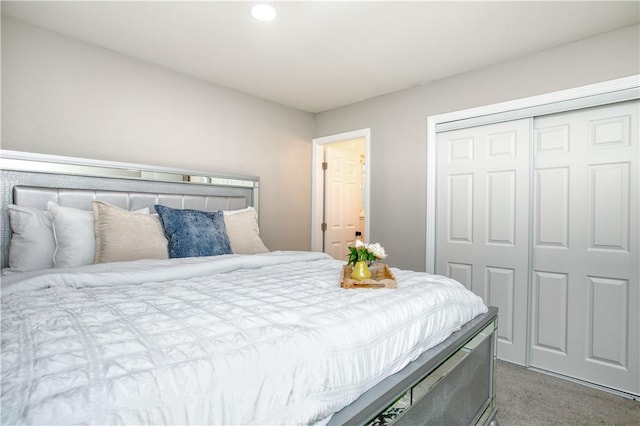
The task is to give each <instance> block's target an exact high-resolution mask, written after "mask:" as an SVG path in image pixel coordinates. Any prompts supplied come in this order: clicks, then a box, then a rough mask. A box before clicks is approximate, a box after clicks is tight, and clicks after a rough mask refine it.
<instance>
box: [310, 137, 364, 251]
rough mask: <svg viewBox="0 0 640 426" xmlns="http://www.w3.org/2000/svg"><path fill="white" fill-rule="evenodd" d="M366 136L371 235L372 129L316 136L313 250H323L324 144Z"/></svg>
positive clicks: (313, 164) (312, 164)
mask: <svg viewBox="0 0 640 426" xmlns="http://www.w3.org/2000/svg"><path fill="white" fill-rule="evenodd" d="M358 138H364V155H365V164H366V167H365V169H364V179H363V184H364V215H365V222H364V235H369V224H370V223H371V209H370V201H371V197H370V196H369V195H370V193H371V129H369V128H366V129H359V130H352V131H349V132H344V133H337V134H335V135H329V136H323V137H319V138H314V139H313V140H312V147H311V251H319V252H321V251H322V201H323V200H322V198H323V194H324V192H323V184H324V180H323V178H322V176H323V174H322V162H323V161H324V156H323V152H324V145H327V144H331V143H336V142H343V141H347V140H351V139H358Z"/></svg>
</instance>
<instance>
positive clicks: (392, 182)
mask: <svg viewBox="0 0 640 426" xmlns="http://www.w3.org/2000/svg"><path fill="white" fill-rule="evenodd" d="M639 40H640V27H639V26H633V27H627V28H624V29H621V30H618V31H614V32H611V33H607V34H603V35H601V36H598V37H594V38H589V39H585V40H581V41H578V42H575V43H572V44H568V45H565V46H562V47H559V48H555V49H550V50H547V51H543V52H539V53H537V54H534V55H529V56H526V57H523V58H520V59H517V60H513V61H509V62H505V63H501V64H497V65H494V66H491V67H488V68H484V69H480V70H476V71H474V72H469V73H465V74H461V75H457V76H454V77H451V78H448V79H444V80H440V81H436V82H433V83H431V84H427V85H424V86H421V87H416V88H413V89H408V90H405V91H402V92H397V93H393V94H390V95H386V96H381V97H378V98H375V99H370V100H367V101H363V102H360V103H357V104H353V105H349V106H346V107H343V108H338V109H335V110H331V111H327V112H324V113H320V114H317V115H316V117H315V126H316V127H315V131H314V137H322V136H328V135H332V134H336V133H341V132H346V131H349V130H355V129H361V128H371V158H370V159H368V165H369V167H371V215H370V219H369V218H367V220H370V234H371V235H370V238H368V240H369V241H371V242H380V243H381V244H382V245H383V246H384V247H385V248H386V250H387V253H389V258H388V259H389V262H390V263H391V264H393V265H396V266H400V267H403V268H408V269H415V270H424V268H425V245H426V237H425V214H426V197H425V194H426V163H427V159H426V155H427V154H426V140H427V135H426V132H427V130H426V122H427V117H428V116H429V115H435V114H441V113H445V112H450V111H457V110H462V109H466V108H472V107H477V106H482V105H489V104H493V103H497V102H503V101H507V100H513V99H518V98H523V97H527V96H533V95H539V94H543V93H548V92H553V91H557V90H562V89H567V88H572V87H577V86H581V85H585V84H590V83H597V82H601V81H606V80H611V79H616V78H621V77H627V76H630V75H634V74H639V73H640V53H639V52H640V41H639ZM461 54H464V52H461ZM433 60H434V61H437V58H434V59H433Z"/></svg>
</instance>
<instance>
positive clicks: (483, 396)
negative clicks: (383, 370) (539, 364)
mask: <svg viewBox="0 0 640 426" xmlns="http://www.w3.org/2000/svg"><path fill="white" fill-rule="evenodd" d="M497 324H498V323H497V309H496V308H494V307H491V308H489V312H487V313H486V314H483V315H480V316H478V317H476V318H474V319H473V320H472V321H470V322H469V323H467V324H465V325H464V326H463V327H462V329H461V330H459V331H458V332H456V333H454V334H452V335H451V336H450V337H449V338H448V339H447V340H445V341H444V342H442V343H441V344H439V345H437V346H435V347H433V348H431V349H430V350H428V351H427V352H425V353H424V354H422V355H421V356H420V357H419V358H418V359H416V360H415V361H413V362H412V363H410V364H409V365H407V367H405V368H404V369H403V370H402V371H400V372H398V373H396V374H394V375H393V376H390V377H388V378H386V379H385V380H383V381H382V382H380V383H379V384H378V385H377V386H375V387H374V388H372V389H370V390H369V391H367V392H366V393H365V394H363V395H362V396H361V397H360V398H359V399H358V400H356V401H355V402H354V403H353V404H351V405H349V406H348V407H345V408H344V409H343V410H341V411H339V412H338V413H336V414H335V415H334V416H333V417H332V418H331V421H330V422H329V424H330V425H337V424H348V425H361V424H373V425H387V424H395V425H412V426H413V425H442V424H446V425H473V424H488V423H490V422H492V420H493V419H494V417H495V412H496V407H495V356H496V330H497Z"/></svg>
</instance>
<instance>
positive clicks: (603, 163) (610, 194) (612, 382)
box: [530, 101, 640, 395]
mask: <svg viewBox="0 0 640 426" xmlns="http://www.w3.org/2000/svg"><path fill="white" fill-rule="evenodd" d="M638 110H639V103H638V101H634V102H625V103H620V104H614V105H609V106H603V107H598V108H589V109H584V110H579V111H574V112H567V113H562V114H554V115H550V116H545V117H541V118H536V120H535V143H534V150H535V160H534V161H535V170H534V197H533V198H534V206H533V215H534V221H533V222H534V226H533V231H534V237H533V250H534V251H533V273H532V289H533V291H532V318H531V322H532V330H531V332H532V333H531V358H530V364H531V365H532V366H535V367H539V368H543V369H547V370H551V371H554V372H557V373H561V374H565V375H567V376H571V377H575V378H579V379H583V380H586V381H589V382H592V383H597V384H600V385H604V386H607V387H611V388H615V389H618V390H623V391H626V392H630V393H634V394H636V395H637V394H640V365H639V364H640V358H639V339H640V291H639V281H638V280H639V263H640V254H639V251H638V239H639V234H640V230H639V226H638V222H639V217H640V211H639V210H638V202H639V201H638V199H639V194H640V184H639V182H640V176H639V174H638V168H639V157H640V153H639V150H638V137H639V136H638V135H640V130H639V129H638Z"/></svg>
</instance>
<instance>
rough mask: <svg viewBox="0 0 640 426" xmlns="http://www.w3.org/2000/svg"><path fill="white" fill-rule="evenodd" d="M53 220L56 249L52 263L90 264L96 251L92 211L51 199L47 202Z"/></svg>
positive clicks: (69, 264) (67, 264)
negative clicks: (58, 202)
mask: <svg viewBox="0 0 640 426" xmlns="http://www.w3.org/2000/svg"><path fill="white" fill-rule="evenodd" d="M47 209H48V210H49V214H50V215H51V220H52V222H53V235H54V238H55V241H56V250H55V253H54V255H53V264H54V265H55V267H56V268H72V267H74V266H82V265H90V264H92V263H93V256H94V255H95V252H96V239H95V236H94V233H93V232H94V231H93V211H90V210H81V209H74V208H72V207H62V206H60V205H58V204H57V203H54V202H53V201H49V202H48V203H47Z"/></svg>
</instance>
